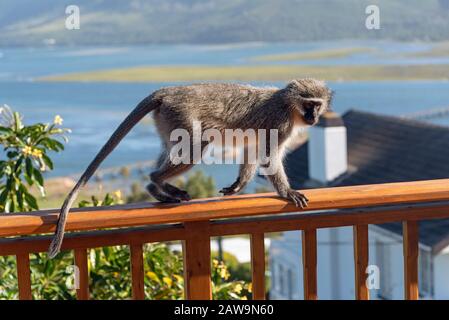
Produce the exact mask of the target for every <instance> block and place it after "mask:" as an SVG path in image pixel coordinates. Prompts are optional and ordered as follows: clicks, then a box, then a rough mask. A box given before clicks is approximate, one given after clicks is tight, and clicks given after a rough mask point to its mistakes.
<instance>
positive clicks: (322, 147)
mask: <svg viewBox="0 0 449 320" xmlns="http://www.w3.org/2000/svg"><path fill="white" fill-rule="evenodd" d="M308 145H309V146H308V147H309V152H308V154H309V177H310V179H312V180H316V181H319V182H321V183H328V182H330V181H332V180H334V179H335V178H337V177H338V176H340V175H342V174H343V173H345V172H346V171H347V169H348V155H347V153H348V152H347V147H346V127H345V125H344V123H343V119H342V118H341V117H340V115H338V114H337V113H335V112H327V113H326V114H324V115H323V116H322V117H321V119H320V122H319V123H318V124H317V125H315V126H314V127H311V128H310V129H309V144H308Z"/></svg>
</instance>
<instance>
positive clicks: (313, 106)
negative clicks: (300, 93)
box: [304, 100, 322, 109]
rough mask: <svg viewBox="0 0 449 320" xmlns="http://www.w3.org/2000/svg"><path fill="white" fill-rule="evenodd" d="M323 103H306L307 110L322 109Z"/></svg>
mask: <svg viewBox="0 0 449 320" xmlns="http://www.w3.org/2000/svg"><path fill="white" fill-rule="evenodd" d="M321 104H322V103H321V101H313V100H312V101H306V103H305V104H304V106H305V108H307V109H315V108H319V107H321Z"/></svg>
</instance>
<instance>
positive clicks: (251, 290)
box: [248, 283, 253, 293]
mask: <svg viewBox="0 0 449 320" xmlns="http://www.w3.org/2000/svg"><path fill="white" fill-rule="evenodd" d="M248 292H249V293H251V292H253V284H252V283H250V284H249V285H248Z"/></svg>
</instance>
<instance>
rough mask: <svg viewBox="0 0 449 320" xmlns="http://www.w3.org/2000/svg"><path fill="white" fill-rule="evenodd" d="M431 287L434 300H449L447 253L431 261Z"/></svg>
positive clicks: (448, 261) (448, 256)
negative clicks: (432, 287)
mask: <svg viewBox="0 0 449 320" xmlns="http://www.w3.org/2000/svg"><path fill="white" fill-rule="evenodd" d="M444 251H446V250H444ZM433 286H434V297H435V299H449V253H442V254H439V255H437V256H435V258H434V260H433Z"/></svg>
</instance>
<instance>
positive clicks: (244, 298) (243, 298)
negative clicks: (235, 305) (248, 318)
mask: <svg viewBox="0 0 449 320" xmlns="http://www.w3.org/2000/svg"><path fill="white" fill-rule="evenodd" d="M240 300H248V298H247V297H245V296H243V297H242V299H240Z"/></svg>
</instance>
